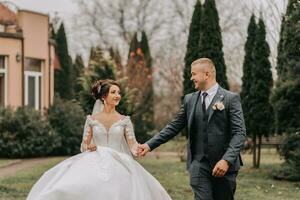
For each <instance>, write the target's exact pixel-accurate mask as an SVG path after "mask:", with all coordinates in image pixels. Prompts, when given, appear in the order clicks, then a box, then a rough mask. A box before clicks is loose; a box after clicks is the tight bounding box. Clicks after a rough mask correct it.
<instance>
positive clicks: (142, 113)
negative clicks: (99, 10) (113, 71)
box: [126, 32, 154, 142]
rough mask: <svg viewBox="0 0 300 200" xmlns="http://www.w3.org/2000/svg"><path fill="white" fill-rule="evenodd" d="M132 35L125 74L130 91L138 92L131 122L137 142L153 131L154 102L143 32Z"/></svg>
mask: <svg viewBox="0 0 300 200" xmlns="http://www.w3.org/2000/svg"><path fill="white" fill-rule="evenodd" d="M141 34H142V35H141V38H140V40H139V38H138V34H134V36H133V38H132V41H131V45H130V52H129V58H128V64H127V67H126V68H127V69H126V74H127V77H128V86H129V88H130V89H133V90H136V91H139V93H137V94H136V95H135V97H134V98H133V102H135V104H134V111H133V115H132V120H133V123H134V125H135V130H136V131H135V133H136V135H137V139H138V141H139V142H144V141H145V140H147V139H148V138H149V135H148V133H149V132H151V131H152V130H153V129H154V102H153V85H152V68H151V54H150V49H149V45H148V41H147V36H146V34H145V32H142V33H141Z"/></svg>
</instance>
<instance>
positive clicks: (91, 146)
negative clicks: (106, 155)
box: [87, 144, 97, 151]
mask: <svg viewBox="0 0 300 200" xmlns="http://www.w3.org/2000/svg"><path fill="white" fill-rule="evenodd" d="M87 149H88V150H90V151H96V150H97V146H96V145H94V144H90V145H88V146H87Z"/></svg>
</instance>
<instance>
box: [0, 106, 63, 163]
mask: <svg viewBox="0 0 300 200" xmlns="http://www.w3.org/2000/svg"><path fill="white" fill-rule="evenodd" d="M58 145H60V140H59V138H58V137H57V134H56V132H55V131H54V130H53V128H52V127H51V126H50V123H49V122H48V121H47V119H45V118H43V117H42V115H41V114H40V112H39V111H36V110H34V109H32V108H29V107H20V108H18V109H17V110H16V111H13V110H12V108H9V107H8V108H3V107H1V108H0V156H1V157H8V158H24V157H37V156H45V155H48V154H49V153H51V152H52V151H53V149H54V148H56V147H57V146H58Z"/></svg>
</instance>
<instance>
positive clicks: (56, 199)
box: [27, 115, 171, 200]
mask: <svg viewBox="0 0 300 200" xmlns="http://www.w3.org/2000/svg"><path fill="white" fill-rule="evenodd" d="M88 130H92V134H93V137H92V143H94V144H95V145H97V150H96V151H93V152H91V151H86V149H85V145H83V144H84V143H82V145H81V152H82V153H80V154H77V155H75V156H72V157H70V158H68V159H66V160H64V161H62V162H61V163H59V164H57V165H56V166H54V167H53V168H51V169H50V170H48V171H46V172H45V173H44V174H43V175H42V177H41V178H40V179H39V180H38V181H37V182H36V183H35V185H34V186H33V187H32V189H31V191H30V193H29V194H28V196H27V200H170V199H171V198H170V196H169V195H168V193H167V192H166V191H165V190H164V188H163V187H162V186H161V185H160V183H159V182H158V181H157V180H156V179H155V178H154V177H153V176H152V175H151V174H149V173H148V172H147V171H146V170H145V169H144V168H143V167H142V166H141V165H140V164H139V163H138V162H136V161H135V160H134V159H133V157H132V155H131V154H133V155H136V150H137V149H136V148H137V142H136V140H135V135H134V131H133V126H132V123H131V120H130V117H129V116H125V117H124V118H123V119H120V120H119V121H117V122H115V123H114V124H113V125H112V126H111V128H110V129H109V130H106V128H105V127H104V125H103V124H101V123H100V122H99V121H97V120H95V119H93V118H92V116H90V115H89V116H87V120H86V123H85V128H84V135H83V140H84V139H86V137H87V135H88V134H89V131H88Z"/></svg>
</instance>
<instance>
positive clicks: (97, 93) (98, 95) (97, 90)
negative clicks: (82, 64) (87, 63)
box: [92, 79, 120, 101]
mask: <svg viewBox="0 0 300 200" xmlns="http://www.w3.org/2000/svg"><path fill="white" fill-rule="evenodd" d="M113 85H115V86H118V87H119V88H120V84H119V83H118V82H116V81H114V80H111V79H106V80H98V81H96V82H95V83H94V85H93V87H92V95H93V96H94V97H95V99H100V100H101V101H103V100H102V98H103V97H106V96H107V95H108V93H109V89H110V87H111V86H113Z"/></svg>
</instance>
